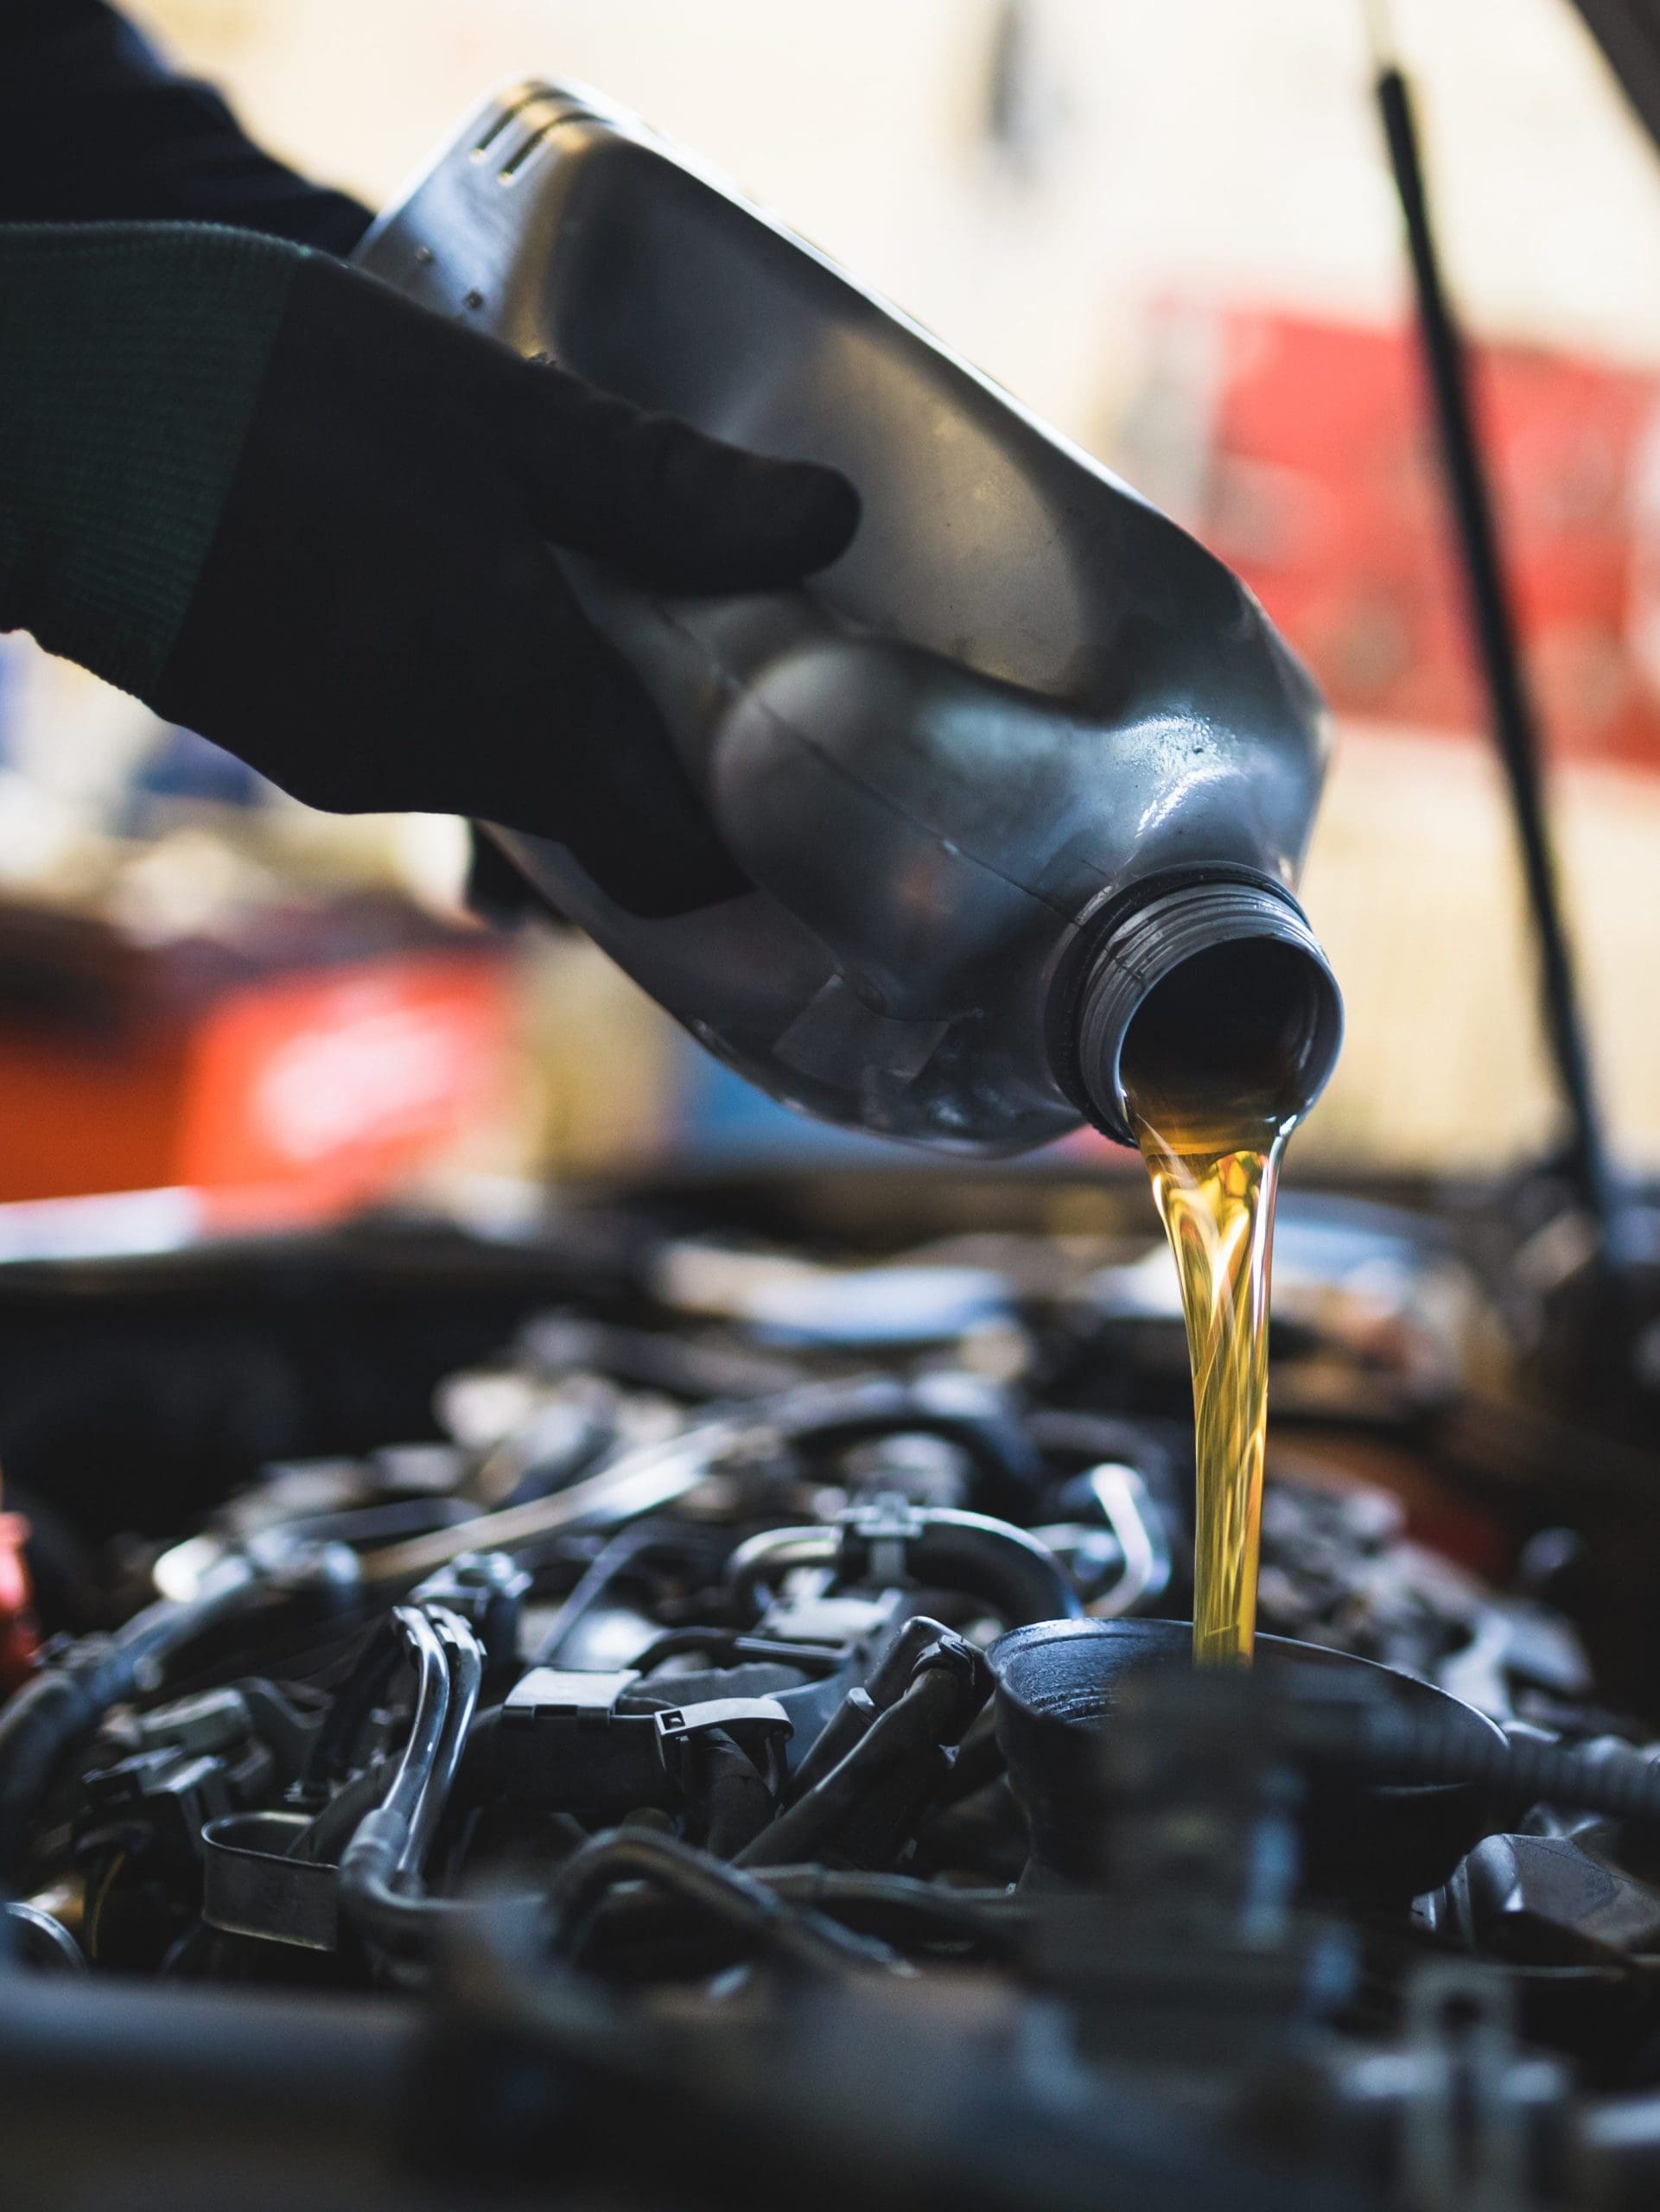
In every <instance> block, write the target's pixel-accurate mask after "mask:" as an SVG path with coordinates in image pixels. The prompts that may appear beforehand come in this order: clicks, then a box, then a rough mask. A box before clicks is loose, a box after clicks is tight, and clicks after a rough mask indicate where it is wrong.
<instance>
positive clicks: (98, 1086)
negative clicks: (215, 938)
mask: <svg viewBox="0 0 1660 2212" xmlns="http://www.w3.org/2000/svg"><path fill="white" fill-rule="evenodd" d="M511 1046H512V990H511V984H510V979H509V976H508V973H507V969H506V958H505V955H504V953H503V950H502V949H501V946H500V944H499V942H498V941H496V940H493V939H491V938H487V937H486V936H485V935H483V934H482V933H481V932H479V931H470V930H463V929H454V930H450V929H446V928H445V927H444V926H443V925H439V924H436V923H434V922H432V921H431V920H430V919H429V918H427V917H424V916H419V915H413V916H412V915H410V913H409V912H407V911H405V910H399V909H393V910H392V911H391V912H388V911H387V910H386V909H385V907H377V908H374V909H373V910H372V912H361V911H359V912H323V913H321V914H314V915H311V916H308V917H304V918H289V919H288V921H287V922H286V923H283V922H277V923H273V922H271V921H270V919H269V918H267V919H265V920H264V921H263V922H262V923H261V924H260V925H259V927H258V931H257V932H251V942H250V943H249V944H247V945H244V946H231V947H227V946H226V945H225V944H212V945H207V944H201V943H199V942H194V941H184V942H181V943H179V944H173V945H169V946H166V947H161V948H152V947H146V946H142V945H135V944H131V943H130V942H129V941H128V940H126V939H125V938H123V937H122V936H121V935H120V934H119V933H118V931H113V930H111V928H109V927H108V926H107V925H105V924H103V923H100V922H96V921H92V920H88V919H86V918H76V917H69V916H62V915H57V914H46V913H42V912H40V911H38V910H31V909H28V908H18V907H12V908H0V1200H14V1199H24V1198H59V1197H67V1196H70V1195H74V1194H79V1193H83V1192H112V1191H136V1190H145V1189H152V1188H157V1187H164V1186H178V1185H191V1186H194V1188H196V1189H197V1190H199V1191H200V1192H203V1193H204V1194H205V1195H206V1196H207V1198H209V1200H210V1201H216V1204H212V1205H210V1208H209V1211H213V1212H216V1213H217V1214H218V1215H219V1216H220V1217H226V1218H234V1219H235V1221H236V1222H237V1224H238V1225H239V1226H240V1227H252V1226H255V1225H258V1224H260V1223H269V1224H273V1225H275V1224H285V1223H289V1222H295V1221H306V1220H315V1219H318V1218H321V1217H326V1216H328V1215H330V1214H334V1213H337V1212H340V1211H346V1210H347V1209H349V1208H352V1207H353V1206H357V1205H362V1204H364V1203H365V1202H366V1201H368V1200H371V1199H372V1198H375V1197H376V1196H378V1195H379V1194H381V1193H383V1192H386V1191H388V1190H390V1189H391V1188H393V1187H395V1186H396V1185H398V1183H399V1182H400V1181H403V1180H404V1179H407V1178H408V1177H409V1176H410V1173H413V1172H414V1171H416V1170H417V1169H418V1168H419V1167H420V1166H423V1164H425V1163H428V1162H430V1161H431V1160H434V1159H435V1158H436V1157H438V1156H440V1155H442V1154H445V1153H446V1152H448V1151H450V1150H451V1149H453V1148H454V1147H455V1146H457V1145H458V1144H459V1143H460V1142H461V1141H462V1140H463V1139H464V1138H465V1137H466V1136H467V1134H468V1133H469V1132H470V1131H473V1130H474V1129H476V1128H480V1126H482V1125H483V1124H484V1123H486V1122H487V1121H488V1120H489V1119H490V1117H491V1116H493V1115H494V1114H496V1113H497V1112H498V1111H499V1106H500V1102H501V1098H502V1096H503V1087H504V1084H505V1082H506V1074H507V1069H508V1065H509V1058H510V1052H511Z"/></svg>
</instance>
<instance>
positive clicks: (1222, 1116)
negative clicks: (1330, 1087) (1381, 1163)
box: [1066, 879, 1343, 1144]
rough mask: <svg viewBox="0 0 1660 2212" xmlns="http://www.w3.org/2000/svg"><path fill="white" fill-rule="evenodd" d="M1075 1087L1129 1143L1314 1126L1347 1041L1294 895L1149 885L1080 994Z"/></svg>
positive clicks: (1246, 887)
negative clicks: (1140, 1138)
mask: <svg viewBox="0 0 1660 2212" xmlns="http://www.w3.org/2000/svg"><path fill="white" fill-rule="evenodd" d="M1070 1004H1071V1006H1072V1009H1073V1012H1072V1018H1071V1022H1070V1025H1069V1026H1070V1028H1071V1032H1072V1033H1071V1036H1070V1038H1069V1039H1067V1040H1066V1042H1067V1044H1069V1045H1070V1048H1071V1050H1070V1054H1069V1058H1070V1061H1071V1065H1070V1068H1069V1073H1070V1074H1071V1075H1072V1077H1073V1082H1072V1086H1071V1087H1072V1089H1073V1090H1074V1094H1075V1095H1076V1096H1078V1103H1080V1104H1081V1105H1082V1106H1083V1107H1084V1110H1085V1111H1086V1112H1087V1114H1088V1115H1089V1117H1090V1119H1091V1121H1092V1122H1094V1123H1095V1124H1096V1126H1097V1128H1100V1129H1102V1130H1103V1132H1104V1133H1105V1134H1106V1135H1108V1136H1110V1137H1113V1138H1115V1139H1116V1141H1118V1142H1119V1143H1121V1144H1134V1143H1135V1141H1136V1124H1137V1122H1138V1120H1139V1119H1141V1118H1143V1117H1144V1116H1147V1114H1148V1110H1149V1108H1151V1107H1153V1106H1154V1105H1156V1108H1157V1109H1158V1115H1159V1126H1160V1127H1161V1128H1164V1129H1166V1130H1167V1131H1169V1130H1174V1129H1180V1130H1182V1131H1184V1132H1186V1133H1187V1134H1188V1135H1190V1136H1191V1137H1192V1138H1193V1141H1195V1142H1198V1141H1204V1140H1205V1139H1206V1138H1207V1137H1208V1136H1210V1135H1215V1136H1216V1138H1217V1140H1218V1141H1225V1140H1226V1139H1227V1138H1228V1137H1229V1136H1230V1135H1243V1133H1244V1132H1245V1131H1247V1130H1250V1129H1254V1128H1260V1129H1264V1130H1267V1131H1269V1132H1272V1131H1275V1130H1278V1129H1282V1128H1288V1127H1290V1126H1291V1125H1292V1124H1293V1123H1294V1122H1297V1121H1299V1120H1301V1117H1302V1116H1303V1115H1304V1114H1306V1113H1307V1110H1308V1109H1309V1108H1310V1107H1311V1106H1312V1105H1313V1103H1314V1101H1315V1100H1316V1099H1317V1098H1318V1097H1319V1096H1320V1092H1321V1091H1322V1090H1324V1089H1325V1087H1326V1080H1327V1078H1328V1077H1329V1076H1330V1075H1331V1072H1332V1069H1333V1067H1334V1066H1335V1065H1336V1064H1337V1057H1338V1053H1339V1050H1340V1048H1341V1046H1342V1043H1343V1000H1342V996H1341V995H1340V993H1339V990H1338V987H1337V981H1336V978H1335V977H1334V976H1332V970H1331V968H1330V966H1329V965H1328V963H1327V962H1326V956H1325V954H1324V953H1323V952H1322V951H1321V950H1320V944H1319V941H1318V940H1317V938H1315V936H1314V934H1313V931H1312V930H1311V929H1310V928H1309V926H1308V924H1307V919H1306V918H1305V917H1304V915H1303V912H1302V909H1301V907H1300V906H1298V904H1297V902H1296V900H1295V899H1293V898H1292V897H1291V895H1290V893H1288V892H1287V891H1283V890H1282V889H1281V888H1280V887H1279V886H1278V885H1276V884H1274V883H1272V882H1270V881H1269V880H1266V879H1262V880H1256V881H1231V882H1230V881H1209V882H1205V881H1199V882H1190V883H1188V884H1186V885H1185V886H1182V887H1180V888H1176V889H1170V888H1168V887H1163V888H1161V887H1157V886H1155V885H1152V884H1149V885H1148V895H1147V896H1146V897H1145V898H1144V899H1141V900H1139V901H1137V902H1135V903H1134V904H1133V905H1131V906H1129V908H1128V909H1127V910H1126V909H1125V908H1124V907H1123V906H1119V907H1118V908H1117V910H1116V919H1115V920H1114V921H1113V923H1112V924H1111V925H1110V927H1109V928H1108V930H1107V931H1106V934H1105V935H1104V937H1103V938H1098V939H1097V942H1096V944H1095V947H1094V949H1093V950H1092V951H1091V953H1090V954H1089V955H1088V957H1087V960H1086V964H1085V966H1084V971H1083V975H1082V978H1081V982H1079V983H1076V984H1075V985H1074V987H1073V990H1072V995H1071V999H1070Z"/></svg>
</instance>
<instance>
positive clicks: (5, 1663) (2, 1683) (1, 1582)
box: [0, 1513, 41, 1697]
mask: <svg viewBox="0 0 1660 2212" xmlns="http://www.w3.org/2000/svg"><path fill="white" fill-rule="evenodd" d="M28 1541H29V1523H28V1522H27V1521H25V1520H24V1518H23V1516H22V1514H21V1513H0V1697H10V1694H11V1693H12V1691H13V1690H15V1689H16V1688H18V1686H19V1684H20V1683H22V1682H25V1681H28V1679H29V1676H30V1675H32V1674H33V1673H34V1671H35V1655H36V1653H37V1652H38V1651H39V1649H40V1646H41V1639H40V1635H39V1631H38V1630H37V1629H36V1627H35V1601H34V1592H33V1590H32V1589H31V1588H30V1586H29V1567H28V1564H27V1562H26V1561H25V1560H24V1558H23V1546H24V1545H25V1544H26V1543H27V1542H28Z"/></svg>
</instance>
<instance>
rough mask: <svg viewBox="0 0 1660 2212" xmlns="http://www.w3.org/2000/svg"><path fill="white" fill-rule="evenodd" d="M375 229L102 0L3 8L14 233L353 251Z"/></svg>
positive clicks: (3, 202)
mask: <svg viewBox="0 0 1660 2212" xmlns="http://www.w3.org/2000/svg"><path fill="white" fill-rule="evenodd" d="M370 220H371V216H370V211H369V210H368V209H367V208H366V207H361V206H359V203H358V202H357V201H356V200H353V199H351V198H349V197H348V195H347V194H345V193H342V192H331V191H328V190H327V189H326V188H323V187H322V186H320V185H315V184H312V183H309V182H308V181H307V180H306V179H305V178H304V177H302V176H298V175H296V173H295V172H294V171H293V170H292V169H290V168H285V167H284V166H283V163H282V162H277V161H274V160H272V158H271V157H270V155H269V154H265V153H262V152H261V151H260V149H259V148H258V146H256V145H255V144H254V143H253V142H252V141H251V139H250V138H248V137H245V135H244V133H243V131H242V130H241V128H240V126H239V124H238V122H237V120H236V118H235V117H234V116H233V115H232V112H231V111H230V109H229V107H228V106H227V105H226V103H225V101H224V100H223V99H221V98H220V97H219V94H218V93H217V92H214V91H213V88H212V87H211V86H207V85H203V84H198V83H194V82H193V81H191V80H190V79H187V78H183V77H180V76H178V75H176V74H175V73H174V72H173V71H172V70H171V69H169V67H168V66H167V64H166V62H165V61H163V60H162V58H161V56H160V55H159V54H157V53H156V49H155V48H153V47H152V46H150V45H149V43H148V41H146V40H145V39H143V37H141V35H139V33H138V32H137V30H136V29H134V28H133V26H132V25H131V24H130V22H126V21H125V19H124V17H122V16H119V15H118V14H117V13H116V11H115V10H113V9H112V8H109V7H106V6H105V5H103V4H102V0H0V223H77V222H109V221H130V222H173V223H180V222H185V223H229V224H232V225H235V226H237V227H239V228H240V229H243V230H250V231H262V232H266V233H267V234H269V235H270V236H272V237H276V238H295V239H298V240H300V241H301V242H302V243H303V244H305V245H316V246H321V247H322V248H324V249H325V250H326V251H329V252H332V253H339V254H345V253H348V252H349V251H351V249H352V247H353V245H356V243H357V241H358V239H359V238H360V237H361V236H362V235H363V232H364V231H365V230H366V228H367V226H368V225H369V222H370Z"/></svg>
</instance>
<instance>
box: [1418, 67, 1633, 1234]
mask: <svg viewBox="0 0 1660 2212" xmlns="http://www.w3.org/2000/svg"><path fill="white" fill-rule="evenodd" d="M1377 105H1378V108H1379V110H1380V111H1381V112H1382V115H1383V131H1384V136H1385V137H1386V138H1387V140H1388V143H1389V155H1390V168H1391V169H1392V170H1393V172H1394V175H1395V188H1396V193H1397V194H1399V196H1400V201H1401V213H1402V216H1403V217H1404V218H1405V221H1406V233H1407V246H1408V251H1409V253H1410V255H1411V259H1412V277H1413V283H1414V288H1415V292H1416V296H1417V306H1418V333H1419V338H1420V340H1421V345H1422V348H1423V356H1424V365H1425V367H1426V369H1427V371H1428V378H1429V386H1430V392H1431V396H1432V397H1433V400H1434V415H1435V429H1436V434H1437V436H1438V439H1439V442H1440V446H1441V473H1442V477H1443V480H1444V481H1445V485H1446V490H1447V504H1448V506H1449V508H1450V509H1451V512H1452V519H1453V528H1454V531H1455V534H1456V537H1457V539H1458V544H1459V550H1460V556H1461V566H1462V569H1463V573H1464V582H1465V590H1466V601H1467V613H1468V616H1469V623H1470V629H1471V632H1472V642H1473V644H1474V646H1475V650H1476V653H1477V656H1478V658H1479V662H1480V666H1481V673H1482V677H1483V680H1484V682H1485V686H1486V691H1487V704H1488V712H1489V716H1490V719H1491V727H1492V734H1493V739H1494V741H1495V743H1496V744H1497V745H1498V755H1499V760H1500V762H1501V764H1502V766H1503V767H1504V780H1505V784H1506V785H1507V787H1508V790H1509V792H1510V801H1511V815H1512V817H1513V819H1514V821H1515V823H1516V831H1517V840H1518V842H1519V844H1520V847H1521V855H1522V869H1523V877H1524V879H1525V881H1526V885H1527V894H1528V903H1529V906H1530V909H1531V912H1532V915H1533V927H1534V934H1535V938H1536V942H1537V945H1538V953H1539V981H1540V989H1541V994H1542V998H1543V1001H1544V1018H1545V1027H1546V1033H1547V1035H1548V1038H1549V1046H1550V1052H1551V1057H1552V1058H1553V1059H1554V1061H1555V1067H1556V1075H1557V1080H1558V1082H1559V1083H1560V1084H1561V1090H1562V1095H1563V1098H1564V1100H1565V1102H1566V1103H1567V1106H1568V1114H1569V1117H1570V1122H1571V1127H1570V1130H1569V1135H1568V1153H1567V1160H1566V1166H1567V1168H1568V1173H1569V1174H1570V1175H1571V1177H1572V1179H1573V1182H1574V1187H1575V1189H1576V1191H1577V1192H1578V1193H1579V1196H1580V1198H1581V1200H1582V1202H1583V1203H1584V1205H1585V1207H1586V1209H1587V1212H1588V1213H1589V1214H1590V1215H1591V1217H1592V1218H1593V1220H1594V1221H1595V1223H1596V1224H1597V1226H1598V1229H1599V1231H1600V1236H1601V1241H1602V1243H1603V1246H1604V1249H1605V1250H1606V1248H1607V1244H1608V1231H1609V1227H1610V1224H1611V1223H1612V1218H1613V1211H1614V1203H1613V1191H1612V1179H1611V1176H1610V1173H1609V1165H1608V1154H1607V1149H1606V1144H1605V1142H1604V1137H1603V1127H1602V1117H1601V1114H1600V1110H1599V1109H1598V1104H1597V1096H1596V1090H1595V1085H1594V1084H1593V1080H1592V1075H1591V1063H1590V1055H1589V1052H1588V1050H1587V1043H1586V1031H1585V1020H1584V1015H1583V1013H1582V1010H1581V1007H1580V995H1579V989H1578V985H1577V983H1576V982H1575V979H1574V960H1573V955H1572V954H1571V952H1570V951H1569V949H1568V935H1567V931H1566V930H1565V928H1564V926H1563V922H1562V910H1561V893H1560V890H1559V888H1558V885H1557V878H1556V868H1555V860H1554V857H1553V855H1552V852H1551V845H1550V833H1549V826H1548V824H1547V823H1546V820H1545V806H1544V797H1543V791H1542V779H1541V775H1540V767H1539V751H1540V748H1539V725H1538V719H1537V716H1536V713H1535V710H1534V704H1533V698H1532V695H1531V693H1530V690H1529V686H1528V680H1527V676H1526V672H1525V671H1524V669H1523V664H1522V656H1521V653H1520V652H1519V650H1518V648H1517V633H1516V620H1515V615H1514V613H1513V611H1512V605H1511V593H1510V587H1509V582H1508V580H1507V578H1506V575H1505V572H1504V559H1503V556H1502V554H1501V552H1500V550H1499V543H1498V526H1497V524H1496V522H1495V519H1494V514H1493V504H1492V495H1491V490H1490V488H1489V485H1488V481H1487V472H1486V467H1485V461H1484V460H1483V456H1482V451H1481V445H1480V441H1479V437H1478V435H1477V431H1476V427H1475V415H1474V409H1473V406H1472V398H1471V391H1470V378H1469V368H1468V363H1467V360H1466V353H1465V348H1464V341H1463V339H1462V337H1461V335H1460V331H1459V327H1458V323H1457V321H1456V319H1455V317H1454V315H1453V309H1452V308H1451V306H1450V304H1449V302H1448V301H1447V294H1446V291H1445V289H1444V288H1443V286H1442V283H1441V260H1440V256H1439V254H1438V253H1437V251H1436V246H1435V234H1434V226H1433V225H1432V222H1431V219H1430V212H1429V201H1428V193H1427V190H1426V187H1425V181H1424V171H1423V162H1422V160H1421V156H1420V154H1419V148H1418V132H1417V126H1416V124H1415V120H1414V117H1413V110H1412V95H1411V92H1410V89H1409V86H1408V84H1407V81H1406V79H1405V78H1404V76H1402V73H1401V71H1400V70H1399V68H1398V67H1396V66H1395V64H1394V63H1393V62H1385V63H1384V64H1383V67H1381V68H1380V70H1379V72H1378V76H1377Z"/></svg>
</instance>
